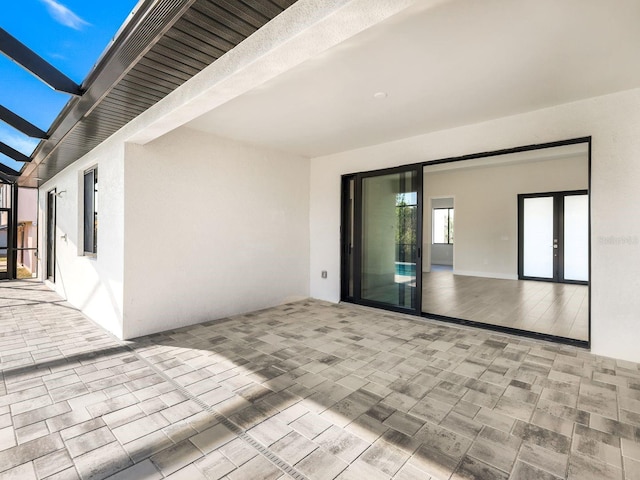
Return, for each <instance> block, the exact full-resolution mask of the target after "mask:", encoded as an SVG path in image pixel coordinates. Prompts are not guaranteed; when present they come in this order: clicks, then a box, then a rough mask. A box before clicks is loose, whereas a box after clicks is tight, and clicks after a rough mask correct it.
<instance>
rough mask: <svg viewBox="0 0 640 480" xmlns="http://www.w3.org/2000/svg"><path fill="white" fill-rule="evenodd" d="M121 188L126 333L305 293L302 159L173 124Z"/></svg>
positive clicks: (133, 151)
mask: <svg viewBox="0 0 640 480" xmlns="http://www.w3.org/2000/svg"><path fill="white" fill-rule="evenodd" d="M125 186H126V206H125V226H126V243H125V257H124V258H125V274H124V278H125V280H124V285H125V290H124V311H125V319H126V320H125V331H124V336H125V338H133V337H137V336H140V335H144V334H148V333H152V332H159V331H163V330H167V329H169V328H175V327H179V326H184V325H188V324H193V323H197V322H202V321H206V320H213V319H218V318H222V317H226V316H229V315H233V314H238V313H244V312H249V311H254V310H257V309H261V308H265V307H270V306H274V305H278V304H281V303H285V302H287V301H292V300H298V299H301V298H306V297H308V295H309V194H308V192H309V160H308V159H305V158H302V157H299V156H295V155H291V154H285V153H282V152H277V151H270V150H266V149H261V148H258V147H254V146H249V145H245V144H241V143H238V142H234V141H232V140H227V139H222V138H217V137H214V136H212V135H208V134H205V133H201V132H197V131H195V130H190V129H187V128H180V129H178V130H175V131H174V132H171V133H169V134H167V135H165V136H163V137H161V138H159V139H158V140H155V141H153V142H151V143H149V144H147V145H144V146H142V145H127V146H126V163H125Z"/></svg>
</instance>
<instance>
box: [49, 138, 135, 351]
mask: <svg viewBox="0 0 640 480" xmlns="http://www.w3.org/2000/svg"><path fill="white" fill-rule="evenodd" d="M95 165H97V166H98V190H99V191H98V206H99V210H98V222H99V226H98V254H97V256H96V257H88V256H85V255H83V253H82V252H83V245H82V242H83V221H82V214H83V190H82V178H83V173H84V171H85V170H86V169H88V168H90V167H92V166H95ZM123 180H124V146H123V144H121V143H120V144H118V143H116V142H106V143H103V144H102V145H100V146H99V147H97V148H95V149H94V150H92V151H91V152H90V153H88V154H87V155H85V156H84V157H83V158H81V159H80V160H78V161H77V162H74V163H73V164H72V165H70V166H69V167H67V168H66V169H65V170H63V171H62V172H60V173H59V174H58V175H56V176H55V177H53V178H52V179H51V180H49V181H48V182H46V183H44V184H43V185H42V186H41V187H40V189H39V190H40V195H39V214H38V215H39V222H38V223H39V225H40V232H39V239H38V245H39V252H40V257H39V258H40V261H39V265H38V274H39V278H40V279H44V276H45V275H46V262H47V259H46V255H47V249H46V243H45V242H46V238H47V237H46V235H47V231H46V229H47V222H46V212H47V203H46V202H47V192H49V191H51V190H52V189H54V188H55V189H56V190H57V192H58V195H59V197H58V198H57V211H56V275H55V283H54V284H52V283H50V282H47V283H48V285H49V286H50V287H51V288H53V289H54V290H55V291H56V292H57V293H58V294H60V295H61V296H62V297H63V298H65V299H66V300H67V301H68V302H69V303H70V304H71V305H73V306H74V307H76V308H78V309H80V310H81V311H82V312H83V313H84V314H85V315H87V316H88V317H90V318H91V319H92V320H94V321H95V322H96V323H98V324H100V325H101V326H102V327H104V328H105V329H107V330H109V331H110V332H111V333H113V334H114V335H116V336H118V337H120V338H122V331H123V329H122V319H123V315H122V276H123V255H124V201H125V198H124V197H125V193H124V181H123Z"/></svg>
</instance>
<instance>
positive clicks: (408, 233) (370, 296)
mask: <svg viewBox="0 0 640 480" xmlns="http://www.w3.org/2000/svg"><path fill="white" fill-rule="evenodd" d="M421 223H422V172H421V170H420V169H418V168H415V167H412V168H402V169H392V170H385V171H382V172H369V173H364V174H358V175H353V176H349V177H345V179H344V181H343V222H342V225H343V238H342V242H343V243H342V248H343V250H342V252H343V258H342V269H343V276H342V278H343V282H342V298H343V300H349V301H353V302H355V303H362V304H370V305H375V306H382V307H385V308H390V309H393V310H400V311H406V312H409V313H420V298H421V295H420V292H421V272H422V266H421V245H422V230H421Z"/></svg>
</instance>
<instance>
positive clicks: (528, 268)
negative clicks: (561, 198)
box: [523, 197, 553, 278]
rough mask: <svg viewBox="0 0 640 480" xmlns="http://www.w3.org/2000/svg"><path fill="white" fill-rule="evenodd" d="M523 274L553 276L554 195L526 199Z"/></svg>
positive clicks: (527, 275) (539, 276) (540, 276)
mask: <svg viewBox="0 0 640 480" xmlns="http://www.w3.org/2000/svg"><path fill="white" fill-rule="evenodd" d="M523 260H524V262H523V275H524V276H526V277H537V278H553V197H535V198H525V199H524V256H523Z"/></svg>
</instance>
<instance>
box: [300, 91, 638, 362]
mask: <svg viewBox="0 0 640 480" xmlns="http://www.w3.org/2000/svg"><path fill="white" fill-rule="evenodd" d="M638 131H640V89H634V90H629V91H625V92H619V93H616V94H611V95H606V96H602V97H596V98H591V99H588V100H584V101H580V102H575V103H570V104H565V105H559V106H555V107H551V108H546V109H542V110H537V111H534V112H530V113H525V114H521V115H515V116H511V117H505V118H501V119H496V120H492V121H488V122H483V123H480V124H475V125H468V126H464V127H460V128H455V129H450V130H445V131H440V132H433V133H429V134H425V135H421V136H416V137H412V138H409V139H404V140H399V141H396V142H390V143H386V144H382V145H377V146H372V147H368V148H362V149H358V150H353V151H349V152H343V153H340V154H336V155H330V156H325V157H321V158H315V159H312V161H311V186H310V188H311V195H310V218H311V224H310V231H311V261H310V272H311V275H310V279H311V280H310V292H311V296H312V297H316V298H320V299H324V300H329V301H334V302H335V301H338V300H339V298H340V278H339V274H340V175H342V174H346V173H353V172H358V171H366V170H374V169H377V168H383V167H391V166H396V165H403V164H409V163H415V162H421V161H426V160H434V159H438V158H446V157H452V156H460V155H465V154H470V153H477V152H485V151H492V150H499V149H504V148H510V147H517V146H521V145H529V144H537V143H545V142H552V141H556V140H564V139H569V138H576V137H583V136H592V137H593V138H592V170H591V173H592V190H591V200H592V210H591V214H592V224H591V227H592V262H591V268H592V277H591V278H592V281H591V306H592V319H591V328H592V336H591V340H592V351H593V352H594V353H596V354H601V355H606V356H611V357H616V358H621V359H627V360H633V361H640V349H639V348H638V344H640V330H639V329H638V328H637V325H638V324H639V323H640V296H639V295H638V294H637V292H638V291H639V290H640V288H639V287H640V275H638V269H637V268H636V266H637V265H640V241H639V238H640V216H639V215H638V214H637V206H638V205H640V188H638V185H640V135H638ZM321 270H327V271H328V278H327V279H321V278H320V271H321Z"/></svg>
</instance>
